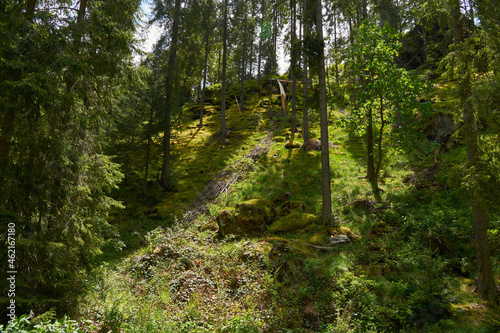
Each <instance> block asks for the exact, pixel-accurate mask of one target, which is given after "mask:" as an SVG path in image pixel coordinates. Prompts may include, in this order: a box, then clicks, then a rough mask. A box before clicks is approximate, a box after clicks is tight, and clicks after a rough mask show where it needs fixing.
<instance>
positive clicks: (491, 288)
mask: <svg viewBox="0 0 500 333" xmlns="http://www.w3.org/2000/svg"><path fill="white" fill-rule="evenodd" d="M451 16H452V18H453V30H454V33H455V36H454V37H455V44H456V46H458V47H457V49H458V50H459V61H460V62H461V63H462V64H461V65H462V66H461V68H462V71H461V72H460V73H459V74H460V88H459V92H460V100H461V103H462V112H463V119H464V137H465V145H466V150H467V166H468V169H469V170H472V171H471V172H473V173H474V172H476V171H475V169H476V168H477V167H478V164H479V162H480V159H481V150H480V149H479V143H478V142H479V136H478V132H477V125H476V118H475V115H474V108H473V106H472V103H471V101H470V97H471V81H470V80H471V74H470V72H469V69H468V68H467V65H468V59H467V54H466V52H465V51H463V50H460V44H462V43H464V42H465V37H464V31H463V26H462V21H461V19H462V14H461V12H460V1H459V0H452V10H451ZM472 176H473V177H474V178H475V177H477V175H472ZM481 191H482V189H481V188H477V187H476V188H471V189H470V196H471V206H472V217H473V223H474V238H475V243H476V260H477V268H478V277H477V289H476V291H477V292H478V293H479V295H481V297H482V298H484V299H487V300H489V301H491V302H492V303H497V302H498V300H499V299H500V294H499V290H498V288H497V286H496V282H495V275H494V274H493V268H492V264H491V257H490V251H489V246H488V233H487V230H488V215H487V213H486V208H485V207H484V205H483V202H482V199H481V197H482V196H483V193H481Z"/></svg>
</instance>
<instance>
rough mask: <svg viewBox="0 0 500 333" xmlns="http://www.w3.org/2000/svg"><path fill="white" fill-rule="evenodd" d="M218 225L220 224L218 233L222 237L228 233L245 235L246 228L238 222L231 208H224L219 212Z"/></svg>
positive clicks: (216, 219)
mask: <svg viewBox="0 0 500 333" xmlns="http://www.w3.org/2000/svg"><path fill="white" fill-rule="evenodd" d="M215 221H216V222H217V225H218V226H219V230H218V234H219V236H221V237H225V236H227V235H243V234H245V232H244V230H243V229H242V228H241V226H240V225H239V224H238V223H237V221H236V218H235V216H234V215H233V213H232V212H231V211H229V210H223V211H221V212H219V215H217V217H216V218H215Z"/></svg>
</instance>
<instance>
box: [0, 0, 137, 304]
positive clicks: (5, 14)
mask: <svg viewBox="0 0 500 333" xmlns="http://www.w3.org/2000/svg"><path fill="white" fill-rule="evenodd" d="M33 3H34V4H35V5H36V6H35V8H34V12H33V13H32V15H31V13H30V14H29V15H28V13H27V10H28V9H27V8H24V7H25V6H26V5H27V3H26V2H19V3H18V4H10V5H8V6H6V7H5V11H3V10H2V13H1V14H0V25H1V26H2V28H5V30H4V29H2V30H3V31H5V32H6V34H7V35H8V36H9V38H5V39H2V42H1V43H0V58H1V59H2V60H1V61H0V77H1V80H0V100H1V103H0V111H1V115H2V117H1V118H2V123H1V124H0V126H1V127H0V182H1V183H2V191H1V192H0V209H1V211H2V212H7V214H6V215H4V214H3V213H2V218H3V217H4V216H7V219H8V220H9V222H12V223H15V225H16V227H15V229H16V261H17V263H19V265H18V267H16V268H17V271H18V274H19V276H22V277H23V279H19V282H18V286H17V290H16V292H17V293H16V296H17V302H16V304H18V305H19V308H18V309H19V311H21V312H22V311H29V310H33V311H35V312H43V311H44V310H47V309H49V308H51V307H57V308H59V309H61V308H65V307H67V306H68V304H71V303H72V302H74V301H75V295H76V294H77V293H78V292H79V291H80V290H81V287H80V286H81V279H82V272H83V270H84V269H86V268H88V267H89V265H90V264H91V263H92V261H93V259H94V258H95V257H96V255H98V254H99V253H100V247H101V245H102V244H103V242H104V237H103V234H106V233H107V234H112V233H113V228H112V227H111V226H110V225H109V224H108V219H107V217H108V213H109V212H110V210H111V209H114V208H117V207H120V204H119V203H118V202H117V201H115V200H114V199H112V198H111V197H110V192H111V190H112V189H113V188H115V187H116V186H117V184H118V183H119V182H120V180H121V178H122V174H121V172H120V170H119V166H118V165H117V164H116V163H114V162H113V161H112V159H111V158H110V157H109V156H107V155H105V154H104V145H105V140H104V134H105V129H106V127H109V126H110V123H109V118H108V117H107V114H108V111H109V110H110V105H111V104H112V102H113V99H114V98H115V97H116V96H118V95H119V94H120V93H121V91H120V90H119V89H118V88H117V80H118V78H119V77H121V75H124V74H126V73H127V72H129V70H130V67H129V64H130V63H129V59H130V55H131V52H132V42H133V34H134V29H135V14H136V12H137V10H138V7H139V2H138V1H136V0H123V1H115V2H112V3H107V2H88V7H87V8H85V11H83V8H82V10H81V14H82V15H83V16H82V17H83V18H84V20H81V19H80V20H77V15H75V12H73V9H70V8H69V7H68V6H67V2H65V1H54V2H51V5H50V6H46V5H45V4H44V5H42V4H41V3H39V2H37V1H35V2H33ZM49 7H50V8H49ZM117 8H120V10H117ZM2 9H3V8H2ZM4 227H6V225H3V224H2V233H3V228H4ZM3 243H4V240H3V239H2V244H3ZM0 258H1V259H2V260H5V253H4V251H2V253H1V255H0ZM21 263H22V264H21ZM4 284H5V282H2V284H1V285H2V289H3V287H4Z"/></svg>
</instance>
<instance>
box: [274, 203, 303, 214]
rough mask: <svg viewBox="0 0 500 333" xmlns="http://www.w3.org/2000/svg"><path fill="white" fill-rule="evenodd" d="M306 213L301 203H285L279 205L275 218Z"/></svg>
mask: <svg viewBox="0 0 500 333" xmlns="http://www.w3.org/2000/svg"><path fill="white" fill-rule="evenodd" d="M305 211H306V205H305V204H304V203H303V202H302V201H285V202H284V203H283V204H281V205H280V207H279V208H278V211H277V212H276V216H278V217H281V216H285V215H288V214H290V213H292V212H299V213H303V212H305Z"/></svg>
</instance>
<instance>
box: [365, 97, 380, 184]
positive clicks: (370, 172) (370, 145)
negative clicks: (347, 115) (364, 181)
mask: <svg viewBox="0 0 500 333" xmlns="http://www.w3.org/2000/svg"><path fill="white" fill-rule="evenodd" d="M366 148H367V151H366V152H367V164H368V165H367V176H366V177H367V178H368V181H369V182H370V184H371V186H372V189H373V192H374V193H375V191H376V189H377V188H378V180H377V175H376V173H375V157H374V156H373V155H374V151H373V150H374V142H373V111H372V108H371V107H369V108H368V117H367V126H366Z"/></svg>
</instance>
